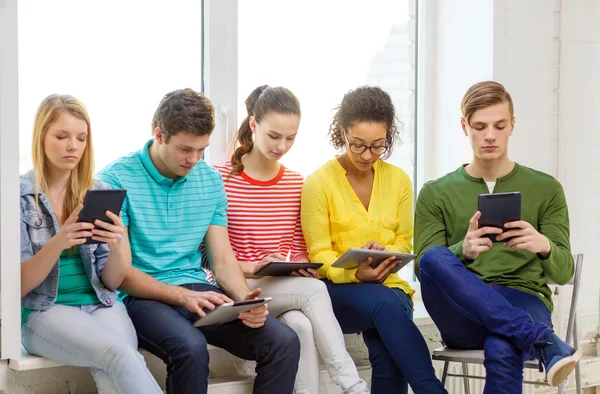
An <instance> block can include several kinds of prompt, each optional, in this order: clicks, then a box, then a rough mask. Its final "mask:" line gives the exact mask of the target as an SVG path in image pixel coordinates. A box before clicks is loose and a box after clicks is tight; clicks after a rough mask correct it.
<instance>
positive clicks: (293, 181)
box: [215, 161, 308, 263]
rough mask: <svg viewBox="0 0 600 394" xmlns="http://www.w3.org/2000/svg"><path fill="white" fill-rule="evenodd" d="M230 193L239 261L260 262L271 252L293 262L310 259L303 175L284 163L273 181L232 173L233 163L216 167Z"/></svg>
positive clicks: (230, 219)
mask: <svg viewBox="0 0 600 394" xmlns="http://www.w3.org/2000/svg"><path fill="white" fill-rule="evenodd" d="M215 167H216V168H217V170H219V172H220V173H221V175H222V177H223V182H224V183H225V192H226V193H227V203H228V209H227V222H228V230H229V238H230V240H231V246H232V248H233V251H234V252H235V255H236V257H237V259H238V261H245V262H251V263H258V262H259V261H260V260H261V259H262V258H264V257H265V256H267V255H269V254H270V253H280V254H282V255H283V256H287V257H288V258H289V260H290V261H296V260H299V259H301V258H307V255H308V253H307V252H306V244H305V242H304V237H303V236H302V227H301V225H300V196H301V191H302V184H303V182H304V180H303V178H302V175H300V174H299V173H297V172H295V171H291V170H289V169H287V168H285V167H284V166H283V165H281V168H280V171H279V173H278V174H277V176H276V177H275V178H273V179H271V180H269V181H259V180H256V179H252V178H251V177H249V176H248V175H247V174H246V173H244V172H242V173H240V174H235V175H232V174H231V169H232V167H231V162H229V161H228V162H226V163H225V164H223V165H221V166H215Z"/></svg>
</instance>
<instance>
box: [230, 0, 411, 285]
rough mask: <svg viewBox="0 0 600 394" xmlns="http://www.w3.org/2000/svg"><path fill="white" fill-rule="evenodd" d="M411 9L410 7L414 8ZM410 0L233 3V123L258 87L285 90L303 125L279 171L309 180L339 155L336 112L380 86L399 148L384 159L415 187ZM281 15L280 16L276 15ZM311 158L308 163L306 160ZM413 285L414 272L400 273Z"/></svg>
mask: <svg viewBox="0 0 600 394" xmlns="http://www.w3.org/2000/svg"><path fill="white" fill-rule="evenodd" d="M413 3H414V2H413ZM410 5H411V4H409V1H408V0H376V1H373V2H369V3H368V5H367V4H366V3H365V2H363V1H348V0H330V1H296V2H290V1H286V2H282V1H278V0H253V1H239V2H238V7H239V9H238V19H239V21H238V90H237V96H238V110H237V113H238V119H237V122H236V124H238V125H239V124H240V122H241V121H242V119H243V118H244V117H245V116H246V109H245V106H244V100H245V99H246V97H247V96H248V94H250V92H251V91H252V90H253V89H254V88H256V87H257V86H259V85H263V84H269V85H271V86H278V85H281V86H285V87H287V88H289V89H290V90H292V91H293V92H294V93H295V94H296V95H297V96H298V98H299V100H300V104H301V106H302V120H301V122H300V130H299V132H298V137H297V138H296V143H295V145H294V147H293V148H292V149H291V150H290V152H289V153H287V154H286V156H284V157H283V159H282V162H283V164H284V165H286V166H288V167H289V168H291V169H294V170H296V171H299V172H300V173H301V174H302V175H303V176H307V175H309V174H310V173H312V172H313V171H314V170H316V169H317V168H319V167H320V166H321V165H323V164H324V163H325V162H326V161H327V160H330V159H331V158H332V157H333V155H334V154H335V153H336V152H335V150H334V148H333V147H331V145H330V144H329V138H328V136H327V133H328V130H329V125H330V123H331V119H332V116H333V113H334V112H333V109H334V108H335V107H336V106H337V105H338V104H339V103H340V101H341V99H342V97H343V95H344V94H345V93H346V92H347V91H348V90H350V89H353V88H356V87H358V86H360V85H378V86H380V87H381V88H383V89H384V90H386V91H387V92H388V93H389V94H390V95H391V96H392V99H393V101H394V105H395V107H396V113H397V117H398V119H399V120H400V121H401V122H402V124H403V132H402V134H401V139H402V144H401V145H400V146H396V147H395V149H394V153H393V155H392V156H391V157H390V158H389V159H388V161H389V162H390V163H393V164H395V165H397V166H399V167H401V168H402V169H404V171H406V172H407V173H408V174H409V175H410V176H411V179H412V181H413V184H414V180H415V177H414V173H415V166H414V161H415V157H414V152H415V133H414V116H413V115H414V106H413V100H414V99H413V97H414V86H415V72H414V58H415V57H414V56H413V55H414V52H415V45H414V41H415V36H416V34H415V33H416V32H415V24H414V17H411V13H410V9H409V6H410ZM281 16H284V17H281ZM307 152H310V159H308V158H307ZM400 272H401V274H403V276H404V278H405V279H407V280H409V281H413V274H412V268H410V267H407V268H405V269H403V270H401V271H400Z"/></svg>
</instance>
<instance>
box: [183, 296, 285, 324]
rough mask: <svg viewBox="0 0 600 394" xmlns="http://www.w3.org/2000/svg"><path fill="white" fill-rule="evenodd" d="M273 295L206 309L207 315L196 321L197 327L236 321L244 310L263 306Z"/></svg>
mask: <svg viewBox="0 0 600 394" xmlns="http://www.w3.org/2000/svg"><path fill="white" fill-rule="evenodd" d="M272 299H273V298H272V297H265V298H257V299H255V300H248V301H238V302H229V303H227V304H221V305H219V306H217V307H216V308H215V309H213V310H212V311H211V310H208V311H207V310H206V309H204V310H205V312H206V316H204V317H201V318H200V319H198V320H196V321H195V322H194V326H195V327H203V326H210V325H212V324H224V323H229V322H231V321H234V320H235V319H237V318H238V314H240V313H242V312H247V311H249V310H250V309H254V308H256V307H257V306H261V305H263V304H266V303H268V302H269V301H271V300H272Z"/></svg>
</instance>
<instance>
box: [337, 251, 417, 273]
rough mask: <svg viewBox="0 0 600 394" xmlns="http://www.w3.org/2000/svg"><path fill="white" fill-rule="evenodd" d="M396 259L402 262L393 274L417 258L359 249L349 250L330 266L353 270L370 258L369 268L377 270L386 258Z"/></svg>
mask: <svg viewBox="0 0 600 394" xmlns="http://www.w3.org/2000/svg"><path fill="white" fill-rule="evenodd" d="M392 256H394V257H397V258H399V259H401V260H402V263H401V264H400V266H399V267H398V269H396V270H394V271H393V272H398V271H400V270H401V269H402V268H403V267H404V266H406V265H407V264H408V263H410V262H411V261H413V260H414V258H415V257H417V256H416V255H414V254H407V253H397V252H390V251H387V250H372V249H361V248H350V249H348V251H347V252H346V253H344V254H343V255H342V257H340V258H339V259H337V260H336V262H335V263H333V264H332V265H331V266H332V267H336V268H344V269H353V268H357V267H358V266H359V265H360V262H361V261H363V260H365V259H366V258H367V257H371V258H372V259H373V262H372V263H371V267H373V268H377V266H379V264H381V263H382V262H383V261H384V260H385V259H387V258H388V257H392Z"/></svg>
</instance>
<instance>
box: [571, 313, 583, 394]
mask: <svg viewBox="0 0 600 394" xmlns="http://www.w3.org/2000/svg"><path fill="white" fill-rule="evenodd" d="M577 333H578V332H577V313H575V317H574V318H573V347H574V348H575V349H577V347H578V346H579V344H578V342H579V341H578V336H577ZM575 389H576V391H575V392H576V393H577V394H582V392H583V391H582V389H581V371H580V370H579V363H577V365H576V366H575Z"/></svg>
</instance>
